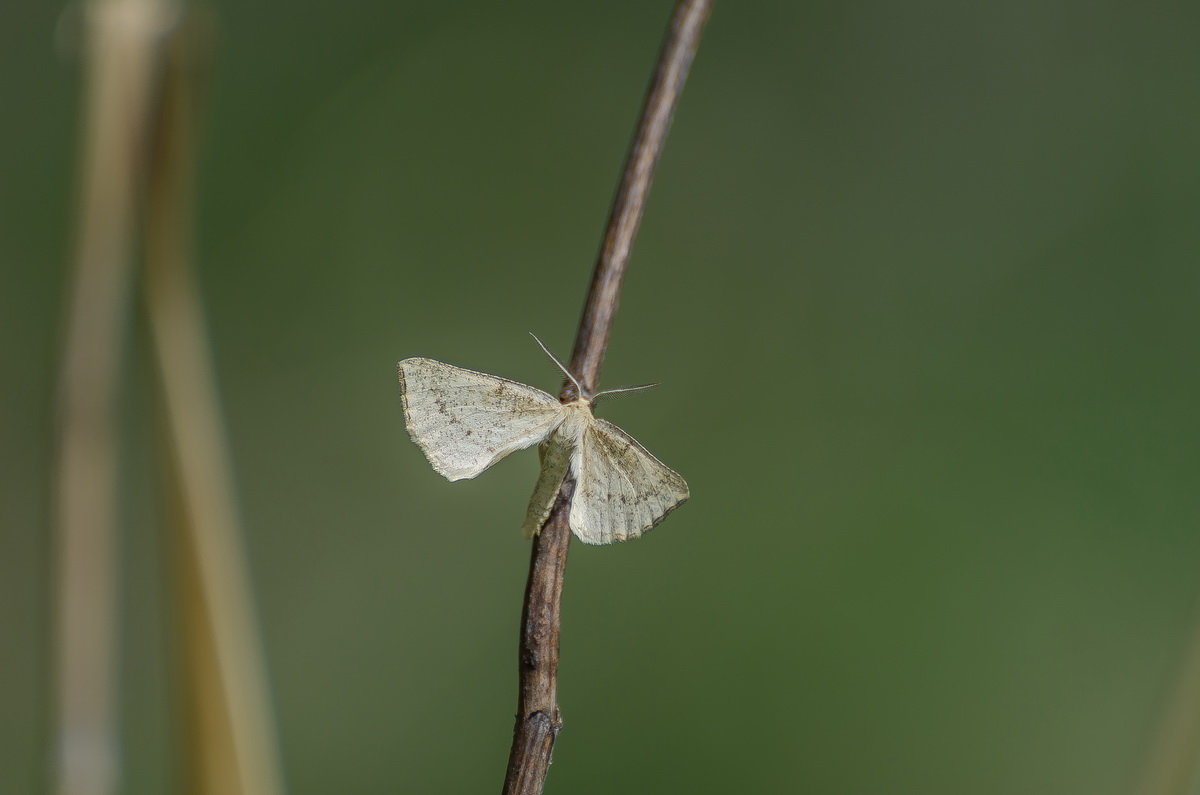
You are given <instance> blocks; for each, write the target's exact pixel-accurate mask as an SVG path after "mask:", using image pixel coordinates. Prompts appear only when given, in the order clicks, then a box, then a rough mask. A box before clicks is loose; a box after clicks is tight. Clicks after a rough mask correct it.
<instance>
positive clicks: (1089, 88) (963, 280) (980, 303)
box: [0, 0, 1200, 795]
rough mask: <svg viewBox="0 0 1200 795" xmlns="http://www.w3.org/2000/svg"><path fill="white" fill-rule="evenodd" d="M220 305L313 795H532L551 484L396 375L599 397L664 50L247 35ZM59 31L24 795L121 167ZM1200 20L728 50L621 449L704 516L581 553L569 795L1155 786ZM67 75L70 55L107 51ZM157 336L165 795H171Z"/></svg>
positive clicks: (563, 27) (23, 467)
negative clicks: (502, 794)
mask: <svg viewBox="0 0 1200 795" xmlns="http://www.w3.org/2000/svg"><path fill="white" fill-rule="evenodd" d="M214 10H215V14H216V17H217V20H218V23H219V24H218V30H217V42H218V46H217V49H216V52H215V53H214V73H213V77H212V82H211V85H210V87H209V92H208V94H209V96H208V99H209V101H208V105H207V110H206V114H205V119H204V123H203V148H202V153H201V158H202V159H201V171H200V185H199V207H198V219H197V220H198V224H199V240H198V249H197V256H198V264H199V267H200V269H201V275H202V280H203V287H204V291H205V300H206V303H207V312H208V320H209V323H210V327H211V330H212V339H213V344H214V347H215V353H216V357H217V366H218V370H219V374H220V377H221V391H222V397H223V400H224V404H225V408H226V411H227V416H228V422H229V427H230V433H231V436H232V444H233V452H234V454H235V456H236V469H237V476H238V483H239V490H240V497H241V503H242V506H243V509H244V518H245V524H246V529H247V533H248V538H247V544H248V549H249V553H250V557H251V564H252V567H253V572H254V577H255V583H256V588H257V594H258V597H259V600H260V604H259V608H260V613H261V617H262V623H263V628H264V632H265V637H266V647H267V652H268V655H269V661H268V662H269V667H270V673H271V676H272V685H273V689H274V691H273V695H274V699H275V703H276V706H277V712H278V719H279V725H280V735H281V742H282V753H283V757H284V763H285V769H286V776H287V779H288V783H289V787H290V791H291V792H292V793H294V794H295V795H305V794H308V793H312V794H313V795H316V794H317V793H329V792H351V793H358V792H364V793H369V792H414V793H416V792H490V791H497V790H498V789H499V786H500V783H501V779H502V776H503V772H504V766H505V760H506V756H507V751H508V745H509V740H510V736H511V729H512V713H513V709H514V706H515V699H516V691H515V685H516V640H517V623H518V617H519V610H520V602H521V595H522V588H523V584H524V579H525V574H526V566H527V560H528V545H527V544H526V543H525V542H524V541H522V539H521V538H520V536H519V534H518V531H517V528H518V526H519V524H520V520H521V517H522V514H523V510H524V505H525V502H526V500H527V498H528V496H529V491H530V490H531V488H532V486H533V482H534V479H535V474H536V458H537V456H536V455H535V454H533V453H526V454H522V455H519V456H514V457H513V458H512V459H509V460H507V461H505V462H504V463H503V464H502V465H500V466H498V467H497V468H496V469H495V470H493V471H490V472H488V473H487V474H486V476H483V477H481V478H479V479H478V480H476V481H470V482H464V483H457V484H450V483H447V482H445V481H444V480H442V479H441V478H440V477H438V476H437V475H436V474H435V473H434V472H433V471H432V470H431V469H430V468H429V466H428V464H427V463H426V462H425V460H424V458H423V457H422V456H421V454H420V453H419V451H418V450H417V448H416V447H415V446H414V445H413V444H412V443H411V442H410V441H409V440H408V438H407V436H406V434H405V431H404V423H403V419H402V416H401V410H400V401H399V398H398V395H397V388H396V384H395V376H394V363H395V361H396V360H397V359H400V358H403V357H407V356H413V355H422V356H431V357H435V358H439V359H443V360H445V361H449V362H453V363H456V364H459V365H462V366H466V367H471V368H475V369H480V370H484V371H487V372H492V373H496V374H500V375H504V376H508V377H511V378H515V379H517V380H520V381H524V382H526V383H531V384H536V385H539V386H541V387H543V388H546V389H553V388H554V387H556V386H557V384H558V382H559V377H558V375H557V373H556V371H555V370H554V369H553V367H552V366H551V365H550V364H549V363H548V362H547V361H546V360H545V358H544V357H543V356H542V354H541V353H540V352H539V351H538V350H537V349H536V347H535V346H534V344H533V343H532V341H531V340H530V339H529V337H528V336H527V334H526V332H527V331H534V332H536V333H538V334H539V335H540V336H542V337H543V338H544V339H545V340H546V342H547V344H548V345H550V346H551V348H553V349H556V350H557V351H559V352H560V353H562V354H563V355H566V354H567V353H569V350H570V345H571V340H572V337H573V334H574V329H575V324H576V322H577V319H578V314H579V311H580V308H581V304H582V300H583V296H584V292H585V290H586V287H587V283H588V279H589V274H590V268H591V265H592V260H593V256H594V253H595V250H596V247H597V244H598V241H599V236H600V231H601V228H602V225H603V221H604V219H605V217H606V214H607V211H608V204H609V200H610V197H611V195H612V192H613V189H614V187H615V182H616V178H617V173H618V170H619V168H620V165H621V162H622V158H623V155H624V150H625V147H626V145H627V142H628V139H629V136H630V133H631V130H632V126H633V123H634V120H635V117H636V114H637V111H638V108H639V105H640V102H641V97H642V92H643V90H644V87H645V85H646V82H647V79H648V75H649V71H650V69H651V66H652V64H653V61H654V57H655V54H656V50H657V47H658V43H659V41H660V38H661V35H662V32H663V28H664V25H665V22H666V19H667V17H668V14H669V11H670V4H669V3H667V2H655V3H646V2H644V0H636V1H635V0H623V1H621V2H604V3H599V2H597V3H571V4H563V3H561V2H558V3H552V2H544V1H536V2H535V1H533V0H531V1H530V2H523V3H515V4H498V3H485V2H462V3H453V4H448V3H435V2H417V3H414V2H381V1H376V0H371V1H369V2H357V3H353V4H335V3H331V2H315V1H313V0H301V1H300V2H293V3H288V4H281V3H278V2H270V3H268V2H262V0H251V1H249V2H246V1H245V0H243V1H242V2H228V1H225V2H217V3H214ZM60 13H61V7H60V6H59V5H57V4H53V3H51V4H36V3H32V2H24V3H22V2H18V3H7V4H4V6H3V8H2V9H0V96H2V97H4V104H5V114H4V117H5V121H4V124H3V125H2V126H0V166H2V175H0V180H2V184H0V268H2V269H3V271H2V278H3V288H2V289H0V324H2V325H0V368H2V371H3V373H4V376H3V406H2V408H0V484H2V485H0V489H2V490H3V498H2V499H0V512H2V513H0V628H2V635H0V704H2V705H3V708H2V711H0V792H4V793H9V792H12V793H24V792H33V791H35V789H36V788H38V787H39V786H40V784H41V782H42V781H43V779H44V770H45V768H46V761H45V758H46V755H47V751H46V740H47V734H46V733H47V728H46V725H45V718H46V715H47V709H48V703H49V702H48V696H47V687H48V682H49V680H48V672H47V661H48V654H47V633H48V630H47V626H46V622H47V619H48V615H49V604H50V602H49V598H50V587H49V581H48V574H47V573H48V570H49V565H50V560H51V550H52V548H51V542H50V540H49V538H48V509H47V506H48V503H49V486H48V482H47V472H48V468H49V465H50V455H49V450H50V448H49V442H50V440H51V438H52V410H51V408H52V395H53V388H54V380H55V368H56V364H55V361H56V357H57V355H58V352H59V348H60V342H61V320H62V309H61V302H62V298H63V295H64V293H65V277H66V274H67V267H66V266H67V263H68V261H69V255H70V240H71V236H72V233H71V228H72V220H73V207H74V204H73V202H74V185H73V179H74V170H75V168H76V166H77V164H78V157H77V139H78V130H77V125H78V121H79V110H78V95H79V91H80V81H79V75H78V69H79V62H78V58H77V57H75V56H72V55H71V54H70V48H69V46H67V48H66V52H63V51H62V50H61V49H60V50H56V48H55V29H56V25H57V24H58V18H59V15H60ZM1197 23H1200V6H1197V5H1196V4H1194V3H1191V4H1185V3H1150V4H1136V5H1135V4H1130V3H1117V2H1108V1H1107V0H1100V2H1096V1H1095V0H1089V1H1088V2H1084V0H1049V1H1048V2H1047V0H1038V1H1037V2H1034V1H1033V0H1016V1H1015V2H1014V0H1005V1H1004V2H988V3H982V4H979V3H973V4H964V3H957V2H949V1H948V0H928V1H927V2H914V3H905V4H897V3H889V2H881V1H879V0H868V1H867V2H851V3H846V2H831V1H830V0H818V1H817V2H806V3H795V2H782V1H780V2H741V3H738V2H723V3H718V5H717V9H716V12H715V15H714V17H713V20H712V22H711V24H710V26H709V29H708V33H707V36H706V40H705V42H704V44H703V46H702V48H701V51H700V55H699V58H698V60H697V62H696V66H695V69H694V71H693V74H692V78H691V81H690V84H689V86H688V88H687V91H686V93H685V95H684V100H683V104H682V107H681V109H680V112H679V113H678V115H677V117H676V123H675V127H674V130H673V132H672V135H671V138H670V140H669V141H668V146H667V150H666V154H665V156H664V159H663V162H662V166H661V170H660V172H659V175H658V179H657V184H656V186H655V190H654V193H653V195H652V197H651V202H650V206H649V211H648V214H647V216H646V219H645V223H644V225H643V229H642V233H641V236H640V239H639V242H638V245H637V247H636V249H635V253H634V258H633V263H632V266H631V272H630V276H629V279H628V280H627V283H626V287H625V294H624V298H623V301H622V306H621V312H620V314H619V316H618V319H617V325H616V328H615V333H614V337H613V341H612V345H611V347H610V350H609V358H608V364H607V366H606V369H605V374H604V383H606V384H607V385H609V386H618V385H624V384H627V383H641V382H645V381H662V382H664V383H665V385H664V386H663V387H662V388H660V389H658V390H655V391H654V392H651V393H647V394H645V395H640V396H636V397H630V398H627V399H625V400H621V401H613V402H611V403H609V404H607V405H605V406H603V408H602V410H601V413H602V414H603V415H604V416H607V417H609V418H611V419H612V420H614V421H615V422H617V423H618V424H619V425H621V426H623V427H624V428H626V429H627V430H629V431H630V432H631V433H632V434H633V435H634V436H636V437H637V438H638V439H639V440H641V441H642V442H644V443H645V444H646V445H647V446H648V447H649V448H650V449H651V450H653V451H654V452H655V453H656V454H658V455H659V456H660V457H661V458H662V459H663V460H664V461H666V462H667V463H668V464H670V465H672V466H673V467H675V468H677V469H678V470H679V471H681V472H682V473H683V474H684V475H685V476H686V477H687V478H688V480H689V482H690V484H691V488H692V493H693V498H692V501H691V502H690V503H689V504H688V505H687V506H685V507H684V508H682V509H681V510H680V511H678V512H677V513H676V514H674V515H673V516H672V517H671V519H670V520H669V521H668V522H666V523H665V524H664V525H662V527H660V528H659V529H658V530H656V531H655V532H654V533H652V534H651V535H650V536H649V537H647V538H645V539H643V540H640V541H637V542H634V543H630V544H626V545H621V546H617V547H614V548H588V547H583V546H582V545H578V544H576V545H575V546H574V548H573V551H572V553H571V560H570V565H569V567H568V575H567V577H568V579H567V587H566V593H565V603H564V611H565V625H564V629H563V641H562V642H563V646H562V653H563V660H562V668H561V682H560V690H559V698H560V702H561V704H562V708H563V714H564V718H565V721H566V726H565V729H564V731H563V733H562V735H561V736H560V738H559V744H558V748H557V750H556V753H555V759H554V761H555V764H554V767H553V769H552V771H551V775H550V779H549V785H548V792H551V793H568V792H569V793H580V794H581V793H613V792H657V793H672V792H680V793H683V792H705V793H726V792H763V793H785V792H814V793H817V792H819V793H838V794H839V795H840V794H845V795H860V794H864V795H865V794H866V793H872V794H874V793H921V794H923V795H925V794H929V793H967V792H969V793H974V794H976V795H1000V794H1002V793H1003V794H1004V795H1008V794H1010V793H1011V794H1015V793H1059V794H1067V793H1078V794H1079V795H1109V794H1110V793H1111V794H1112V795H1117V794H1118V793H1129V792H1131V790H1132V788H1133V787H1134V785H1135V783H1136V781H1137V778H1138V772H1139V770H1140V767H1141V765H1142V760H1143V758H1144V755H1145V753H1146V749H1147V747H1148V744H1149V742H1150V738H1151V736H1152V735H1153V733H1154V731H1155V727H1156V726H1157V724H1158V720H1159V715H1160V712H1161V707H1162V704H1163V701H1164V699H1165V698H1166V697H1167V695H1168V693H1169V692H1170V688H1171V687H1172V683H1173V681H1174V679H1175V677H1176V675H1177V671H1178V668H1179V666H1180V664H1181V660H1182V657H1183V652H1184V649H1185V648H1186V646H1187V643H1188V639H1189V637H1190V636H1191V633H1192V631H1193V627H1194V625H1195V623H1196V620H1197V607H1198V599H1197V597H1198V596H1200V580H1198V578H1197V572H1198V570H1200V567H1198V565H1197V564H1198V562H1200V533H1198V532H1197V531H1198V529H1200V489H1198V488H1197V484H1198V482H1200V454H1198V450H1200V445H1198V443H1200V418H1198V412H1197V407H1198V405H1200V375H1198V373H1197V366H1196V358H1197V357H1196V343H1197V339H1200V313H1198V312H1197V304H1198V299H1200V271H1198V269H1197V267H1196V265H1197V255H1198V254H1200V223H1198V222H1197V215H1198V210H1200V156H1198V152H1197V142H1198V141H1200V94H1198V92H1197V90H1196V86H1197V80H1198V79H1200V48H1198V47H1197V46H1196V37H1195V30H1196V25H1197ZM68 38H69V37H68ZM144 331H145V329H144V322H143V321H142V320H141V318H140V317H136V318H134V319H133V320H132V321H131V324H130V346H129V353H130V356H129V361H130V366H129V368H128V370H127V378H126V381H125V387H124V393H123V405H124V407H125V412H124V413H125V426H124V427H125V431H126V432H127V443H126V445H125V448H124V466H123V474H122V478H123V480H122V488H123V494H124V498H125V507H124V514H123V520H124V522H123V523H124V551H123V561H124V576H125V586H124V592H123V596H122V603H123V605H124V608H125V614H124V619H123V620H124V628H123V637H124V640H123V644H124V660H123V664H122V671H123V688H124V691H123V718H122V721H123V729H124V732H125V762H126V782H127V786H126V788H125V791H126V792H128V793H162V792H169V791H172V790H173V787H174V785H175V782H174V781H173V778H172V776H173V773H172V769H173V764H174V760H173V751H172V741H171V736H172V732H173V731H174V728H173V723H172V720H173V719H172V710H171V708H172V698H173V693H172V690H171V684H170V680H169V676H168V664H169V660H170V652H169V647H168V639H169V637H170V632H169V630H168V629H167V628H166V627H165V624H166V622H167V619H168V614H167V610H166V608H165V606H164V605H163V598H164V594H165V587H164V582H163V575H162V574H161V572H160V569H159V564H160V563H161V560H162V556H163V554H164V549H163V544H162V542H161V540H160V538H159V533H160V521H159V520H160V514H159V511H160V506H159V504H158V502H157V497H156V493H157V491H158V488H159V486H160V482H159V476H158V475H157V468H158V461H157V459H156V450H155V444H154V436H153V431H154V428H153V424H154V423H153V422H152V419H153V411H152V408H151V405H152V404H151V403H150V400H149V397H148V394H149V392H150V389H151V386H152V383H153V379H152V374H151V373H150V371H149V367H148V364H147V359H148V357H147V354H146V345H145V335H144Z"/></svg>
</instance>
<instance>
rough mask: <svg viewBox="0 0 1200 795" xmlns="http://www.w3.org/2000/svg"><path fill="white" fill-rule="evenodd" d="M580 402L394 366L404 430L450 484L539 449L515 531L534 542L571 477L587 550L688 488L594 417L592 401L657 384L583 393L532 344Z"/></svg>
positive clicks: (661, 515)
mask: <svg viewBox="0 0 1200 795" xmlns="http://www.w3.org/2000/svg"><path fill="white" fill-rule="evenodd" d="M534 340H535V341H537V343H538V345H540V346H541V348H542V350H543V351H545V352H546V355H547V356H549V357H550V358H551V359H552V360H553V361H554V363H555V364H556V365H558V367H559V369H560V370H562V371H563V373H565V374H566V376H567V378H569V379H571V382H572V383H574V384H575V387H576V394H577V395H578V397H577V398H576V399H575V400H572V401H571V402H569V403H560V402H559V401H558V399H557V398H555V397H553V396H551V395H549V394H547V393H545V392H543V391H542V390H540V389H536V388H534V387H531V386H526V385H525V384H521V383H517V382H516V381H510V380H508V379H507V378H500V377H499V376H495V375H488V374H487V373H480V372H476V371H474V370H466V369H464V368H462V367H455V366H454V365H452V364H446V363H444V362H439V361H436V360H434V359H425V358H421V357H416V358H412V359H405V360H404V361H402V362H399V363H398V364H397V370H398V371H399V375H400V394H401V397H402V398H403V400H404V418H405V424H406V425H407V426H408V433H409V435H410V436H412V438H413V441H414V442H416V443H417V446H418V447H420V448H421V450H422V452H424V453H425V457H426V458H428V459H429V463H430V464H432V465H433V468H434V469H435V470H436V471H437V472H438V473H439V474H441V475H443V476H444V477H446V478H447V479H448V480H451V481H456V480H466V479H469V478H473V477H475V476H476V475H478V474H480V473H481V472H483V471H484V470H486V469H487V468H488V467H490V466H491V465H492V464H495V463H496V462H497V461H499V460H500V459H502V458H504V457H505V456H507V455H508V454H509V453H513V452H516V451H517V450H523V449H525V448H527V447H532V446H533V445H535V444H536V445H539V448H538V452H539V454H540V458H541V464H542V471H541V475H540V476H539V478H538V482H537V486H536V487H535V488H534V490H533V497H532V498H531V499H530V500H529V509H528V510H527V511H526V514H525V522H524V524H523V525H522V530H523V531H524V533H525V536H526V537H531V536H533V535H535V534H536V533H537V532H538V531H539V530H540V529H541V526H542V524H543V523H544V522H545V521H546V517H547V516H549V515H550V509H551V508H552V507H553V506H554V501H555V499H556V498H557V496H558V492H559V488H560V486H561V485H562V482H563V479H564V478H565V477H566V476H567V475H568V474H570V475H571V476H572V477H573V478H574V480H575V492H574V495H573V497H572V500H571V513H570V518H569V522H570V525H571V531H572V532H574V533H575V536H576V537H577V538H579V540H580V541H583V542H584V543H585V544H611V543H613V542H614V541H625V540H628V539H631V538H637V537H638V536H640V535H642V534H643V533H645V532H647V531H649V530H650V529H651V528H653V527H654V526H655V525H657V524H658V523H659V522H661V521H662V520H663V519H665V518H666V517H667V514H669V513H670V512H671V511H673V510H675V509H676V508H678V507H679V506H680V505H682V504H683V502H684V501H685V500H686V499H687V498H688V487H687V483H685V482H684V480H683V478H682V477H681V476H680V475H679V473H677V472H675V471H674V470H672V469H670V468H669V467H667V466H666V465H665V464H663V463H662V462H661V461H659V460H658V459H657V458H655V457H654V456H653V455H651V454H650V453H649V451H647V450H646V448H644V447H642V446H641V445H640V444H638V442H637V440H635V439H634V438H633V437H632V436H630V435H629V434H627V433H625V432H624V431H623V430H621V429H620V428H618V427H617V426H615V425H613V424H612V423H611V422H608V421H607V420H603V419H600V418H598V417H596V416H595V415H594V414H593V413H592V407H593V405H594V403H595V401H596V398H598V397H600V396H602V395H606V394H613V393H617V392H629V391H633V390H637V389H646V388H648V387H651V386H656V384H645V385H642V386H634V387H625V388H623V389H611V390H606V391H603V392H597V393H595V394H589V393H587V392H586V391H585V390H584V389H583V388H582V386H580V384H579V381H578V380H577V379H576V378H575V376H574V375H572V374H571V371H570V370H568V369H567V367H566V366H565V365H564V364H563V363H562V362H560V361H559V360H558V359H557V358H555V356H554V354H552V353H550V351H549V350H547V348H546V346H545V345H542V342H541V340H538V339H537V337H534Z"/></svg>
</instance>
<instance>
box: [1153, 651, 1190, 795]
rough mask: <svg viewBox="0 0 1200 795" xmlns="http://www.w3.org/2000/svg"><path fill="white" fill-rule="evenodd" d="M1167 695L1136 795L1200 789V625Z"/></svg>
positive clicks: (1187, 794) (1167, 794) (1168, 794)
mask: <svg viewBox="0 0 1200 795" xmlns="http://www.w3.org/2000/svg"><path fill="white" fill-rule="evenodd" d="M1168 698H1169V700H1168V701H1167V703H1166V704H1164V705H1163V708H1162V709H1163V716H1162V723H1161V725H1160V726H1159V729H1158V735H1157V736H1156V737H1155V738H1154V740H1153V743H1154V744H1153V745H1152V746H1151V748H1150V750H1149V752H1148V754H1147V757H1146V768H1145V770H1144V771H1143V772H1142V780H1141V783H1140V785H1139V787H1138V789H1137V795H1195V793H1197V792H1200V628H1197V631H1196V634H1195V636H1194V637H1193V638H1192V641H1191V645H1190V646H1189V648H1188V649H1187V652H1186V657H1185V658H1184V660H1183V663H1182V666H1181V669H1180V671H1179V675H1178V677H1177V679H1176V682H1175V684H1174V686H1173V688H1172V689H1171V692H1170V693H1169V695H1168Z"/></svg>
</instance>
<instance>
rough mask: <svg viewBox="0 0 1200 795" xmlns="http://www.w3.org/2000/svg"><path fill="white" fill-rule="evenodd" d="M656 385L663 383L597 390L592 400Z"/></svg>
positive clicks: (651, 387)
mask: <svg viewBox="0 0 1200 795" xmlns="http://www.w3.org/2000/svg"><path fill="white" fill-rule="evenodd" d="M656 386H662V384H660V383H655V384H638V385H637V386H622V387H618V388H616V389H606V390H604V391H603V392H597V393H596V394H594V395H592V400H596V399H598V398H600V397H602V396H604V395H619V394H621V393H623V392H637V391H639V390H642V389H653V388H654V387H656Z"/></svg>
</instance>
